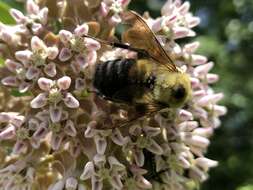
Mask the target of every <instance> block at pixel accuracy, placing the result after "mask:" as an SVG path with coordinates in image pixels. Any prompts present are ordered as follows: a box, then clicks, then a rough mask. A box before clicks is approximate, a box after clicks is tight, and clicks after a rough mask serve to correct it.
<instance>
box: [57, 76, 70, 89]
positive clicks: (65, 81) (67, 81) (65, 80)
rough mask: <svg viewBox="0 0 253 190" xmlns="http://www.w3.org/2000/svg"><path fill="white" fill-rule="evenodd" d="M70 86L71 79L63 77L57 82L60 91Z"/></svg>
mask: <svg viewBox="0 0 253 190" xmlns="http://www.w3.org/2000/svg"><path fill="white" fill-rule="evenodd" d="M70 84H71V78H70V77H68V76H64V77H62V78H60V79H58V80H57V86H58V87H59V88H60V89H61V90H67V89H68V88H69V87H70Z"/></svg>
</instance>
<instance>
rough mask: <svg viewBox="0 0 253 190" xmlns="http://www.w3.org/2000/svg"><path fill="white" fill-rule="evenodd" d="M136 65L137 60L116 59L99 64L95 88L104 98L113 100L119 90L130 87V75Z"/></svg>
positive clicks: (94, 83) (95, 77)
mask: <svg viewBox="0 0 253 190" xmlns="http://www.w3.org/2000/svg"><path fill="white" fill-rule="evenodd" d="M135 63H136V60H135V59H116V60H110V61H106V62H103V63H100V64H98V65H97V67H96V71H95V76H94V82H93V85H94V87H95V88H96V89H97V90H99V92H100V93H101V94H103V95H104V96H106V97H109V98H113V97H112V96H113V95H114V94H115V93H116V92H117V91H118V90H121V89H122V88H124V87H126V86H129V85H130V80H129V77H128V73H129V69H130V68H131V67H132V66H133V65H134V64H135Z"/></svg>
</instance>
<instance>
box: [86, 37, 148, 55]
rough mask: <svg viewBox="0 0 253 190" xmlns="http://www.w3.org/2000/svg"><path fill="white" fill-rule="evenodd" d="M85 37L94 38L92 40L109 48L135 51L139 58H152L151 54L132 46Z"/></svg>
mask: <svg viewBox="0 0 253 190" xmlns="http://www.w3.org/2000/svg"><path fill="white" fill-rule="evenodd" d="M84 37H87V38H92V39H94V40H96V41H98V42H99V43H102V44H105V45H109V46H112V47H118V48H122V49H127V50H130V51H134V52H136V53H137V56H138V58H150V55H149V53H148V52H147V51H146V50H144V49H139V48H134V47H131V46H130V45H127V44H123V43H118V42H110V41H106V40H101V39H98V38H95V37H93V36H89V35H84Z"/></svg>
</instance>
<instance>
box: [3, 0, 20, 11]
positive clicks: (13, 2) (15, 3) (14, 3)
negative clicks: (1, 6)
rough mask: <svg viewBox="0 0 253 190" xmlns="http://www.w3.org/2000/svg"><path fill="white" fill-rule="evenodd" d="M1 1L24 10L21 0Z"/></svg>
mask: <svg viewBox="0 0 253 190" xmlns="http://www.w3.org/2000/svg"><path fill="white" fill-rule="evenodd" d="M1 1H2V2H4V3H5V4H7V5H9V7H12V8H15V9H18V10H20V11H22V12H24V3H22V2H17V1H14V0H1Z"/></svg>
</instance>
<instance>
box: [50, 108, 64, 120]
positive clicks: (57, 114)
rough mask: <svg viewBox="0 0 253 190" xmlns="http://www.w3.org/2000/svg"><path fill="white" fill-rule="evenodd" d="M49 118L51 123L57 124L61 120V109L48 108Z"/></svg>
mask: <svg viewBox="0 0 253 190" xmlns="http://www.w3.org/2000/svg"><path fill="white" fill-rule="evenodd" d="M49 113H50V118H51V121H52V122H53V123H57V122H59V121H60V120H61V115H62V107H54V106H50V108H49Z"/></svg>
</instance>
